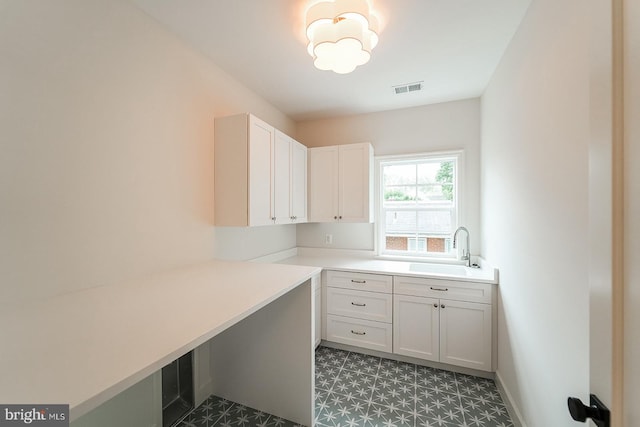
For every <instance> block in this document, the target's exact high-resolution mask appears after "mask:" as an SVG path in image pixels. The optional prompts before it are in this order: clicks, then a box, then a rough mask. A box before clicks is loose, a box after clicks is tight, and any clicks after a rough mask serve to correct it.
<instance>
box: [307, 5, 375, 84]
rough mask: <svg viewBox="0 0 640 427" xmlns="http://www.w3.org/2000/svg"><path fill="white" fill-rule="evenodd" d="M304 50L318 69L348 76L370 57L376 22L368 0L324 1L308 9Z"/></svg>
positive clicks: (373, 43)
mask: <svg viewBox="0 0 640 427" xmlns="http://www.w3.org/2000/svg"><path fill="white" fill-rule="evenodd" d="M306 23H307V25H306V27H307V39H309V45H308V46H307V51H308V52H309V55H311V56H312V57H313V65H315V66H316V68H318V69H320V70H332V71H334V72H336V73H338V74H347V73H350V72H352V71H353V70H355V68H356V67H357V66H359V65H363V64H366V63H367V62H368V61H369V59H370V58H371V50H373V48H374V47H376V45H377V44H378V19H377V18H376V17H375V16H374V15H373V14H372V13H371V9H370V7H369V3H368V1H367V0H323V1H321V2H319V3H316V4H314V5H313V6H311V7H310V8H309V9H308V10H307V20H306Z"/></svg>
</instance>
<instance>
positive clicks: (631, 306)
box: [624, 0, 640, 426]
mask: <svg viewBox="0 0 640 427" xmlns="http://www.w3.org/2000/svg"><path fill="white" fill-rule="evenodd" d="M624 10H625V19H624V30H625V33H624V37H625V52H624V61H625V69H624V73H625V76H624V79H625V94H624V97H625V98H624V99H625V128H624V130H625V146H624V150H625V151H624V158H625V165H624V168H625V180H624V185H625V196H624V197H625V211H624V215H625V223H624V226H625V235H626V236H627V237H626V239H625V248H624V249H625V260H624V263H625V286H626V293H625V341H624V342H625V355H624V360H625V370H624V381H625V393H624V397H625V402H624V408H625V426H634V425H637V423H638V420H640V406H639V405H638V402H640V333H638V331H640V224H639V223H638V218H640V121H639V120H638V117H640V2H638V1H636V0H625V1H624Z"/></svg>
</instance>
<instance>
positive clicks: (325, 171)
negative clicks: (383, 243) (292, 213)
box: [308, 143, 373, 222]
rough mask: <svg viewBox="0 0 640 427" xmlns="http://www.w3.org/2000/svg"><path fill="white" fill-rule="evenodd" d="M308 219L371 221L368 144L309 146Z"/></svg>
mask: <svg viewBox="0 0 640 427" xmlns="http://www.w3.org/2000/svg"><path fill="white" fill-rule="evenodd" d="M308 153H309V170H308V174H309V192H308V198H309V221H310V222H335V221H342V222H372V221H373V206H372V204H373V187H372V184H373V177H372V174H373V148H372V147H371V144H369V143H362V144H349V145H335V146H331V147H321V148H311V149H309V151H308Z"/></svg>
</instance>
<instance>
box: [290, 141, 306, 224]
mask: <svg viewBox="0 0 640 427" xmlns="http://www.w3.org/2000/svg"><path fill="white" fill-rule="evenodd" d="M290 194H291V214H292V216H293V221H294V222H307V147H305V146H304V145H302V144H300V143H299V142H298V141H295V140H293V139H292V140H291V192H290Z"/></svg>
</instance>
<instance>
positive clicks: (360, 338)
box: [327, 314, 393, 352]
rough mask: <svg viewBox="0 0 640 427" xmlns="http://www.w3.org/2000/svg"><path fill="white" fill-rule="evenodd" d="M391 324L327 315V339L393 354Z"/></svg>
mask: <svg viewBox="0 0 640 427" xmlns="http://www.w3.org/2000/svg"><path fill="white" fill-rule="evenodd" d="M392 332H393V331H392V327H391V323H383V322H374V321H371V320H362V319H355V318H350V317H343V316H334V315H331V314H328V315H327V339H328V340H330V341H333V342H338V343H342V344H350V345H355V346H358V347H363V348H369V349H371V350H378V351H386V352H391V348H392V344H393V343H392V339H391V337H392Z"/></svg>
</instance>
